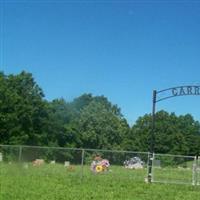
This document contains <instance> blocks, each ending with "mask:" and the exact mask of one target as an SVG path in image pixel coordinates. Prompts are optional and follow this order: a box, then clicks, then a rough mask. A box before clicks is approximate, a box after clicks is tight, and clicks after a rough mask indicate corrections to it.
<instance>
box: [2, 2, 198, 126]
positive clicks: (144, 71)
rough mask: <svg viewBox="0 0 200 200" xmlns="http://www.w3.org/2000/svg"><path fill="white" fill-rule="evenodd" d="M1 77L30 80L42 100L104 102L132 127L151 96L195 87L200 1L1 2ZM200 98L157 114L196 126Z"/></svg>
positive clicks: (167, 105)
mask: <svg viewBox="0 0 200 200" xmlns="http://www.w3.org/2000/svg"><path fill="white" fill-rule="evenodd" d="M0 2H1V4H0V6H1V9H0V12H1V13H0V14H1V15H0V16H1V21H0V22H1V26H0V27H1V32H0V33H1V40H0V41H1V52H0V55H1V57H0V63H1V65H0V70H3V71H4V72H5V73H6V74H9V73H19V72H20V71H22V70H26V71H28V72H31V73H32V74H33V76H34V78H35V79H36V81H37V83H38V84H39V85H40V86H41V88H42V89H43V91H44V93H45V95H46V97H45V98H46V99H48V100H52V99H54V98H60V97H64V98H65V99H66V100H67V101H71V100H72V99H73V98H74V97H78V96H80V95H81V94H83V93H92V94H94V95H105V96H106V97H108V99H109V100H110V101H111V102H112V103H114V104H117V105H118V106H119V107H120V108H121V110H122V113H123V114H124V116H125V117H126V119H127V120H128V122H129V123H130V124H133V123H134V122H135V120H136V119H137V118H138V117H139V116H142V115H144V114H145V113H150V112H151V106H152V103H151V100H152V90H153V89H157V90H160V89H165V88H168V87H172V86H179V85H200V1H192V0H190V1H142V0H141V1H109V2H106V1H75V0H74V1H67V0H66V1H64V0H63V1H57V2H56V1H45V0H43V1H33V0H32V1H28V0H24V1H17V0H12V1H11V0H7V1H3V0H0ZM199 105H200V96H197V97H196V96H190V97H188V96H187V97H177V98H176V99H175V98H174V99H170V100H167V101H163V102H160V103H159V104H158V105H157V110H160V109H165V110H167V111H169V112H176V113H177V114H178V115H179V114H186V113H191V114H192V115H193V116H194V117H195V119H197V120H200V108H199V107H200V106H199Z"/></svg>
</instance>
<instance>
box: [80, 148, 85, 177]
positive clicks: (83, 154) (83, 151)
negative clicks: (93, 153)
mask: <svg viewBox="0 0 200 200" xmlns="http://www.w3.org/2000/svg"><path fill="white" fill-rule="evenodd" d="M84 156H85V150H84V149H82V154H81V180H82V179H83V167H84Z"/></svg>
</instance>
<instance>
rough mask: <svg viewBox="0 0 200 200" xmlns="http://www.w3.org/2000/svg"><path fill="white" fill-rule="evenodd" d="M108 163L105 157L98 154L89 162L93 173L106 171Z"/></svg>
mask: <svg viewBox="0 0 200 200" xmlns="http://www.w3.org/2000/svg"><path fill="white" fill-rule="evenodd" d="M109 166H110V163H109V161H108V160H107V159H102V158H101V157H100V156H96V157H95V158H94V160H93V161H92V163H91V168H90V169H91V171H92V172H95V173H101V172H106V171H108V168H109Z"/></svg>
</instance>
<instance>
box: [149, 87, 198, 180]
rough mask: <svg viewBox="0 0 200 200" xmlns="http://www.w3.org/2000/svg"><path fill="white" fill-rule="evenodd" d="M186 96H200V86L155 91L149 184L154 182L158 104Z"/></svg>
mask: <svg viewBox="0 0 200 200" xmlns="http://www.w3.org/2000/svg"><path fill="white" fill-rule="evenodd" d="M186 95H200V85H189V86H178V87H172V88H168V89H164V90H160V91H156V90H154V91H153V107H152V129H151V131H150V135H151V137H150V149H149V150H150V154H149V158H150V159H149V163H148V182H149V183H151V182H152V164H153V153H154V142H155V133H154V131H155V121H156V117H155V113H156V103H157V102H159V101H162V100H165V99H169V98H172V97H178V96H186Z"/></svg>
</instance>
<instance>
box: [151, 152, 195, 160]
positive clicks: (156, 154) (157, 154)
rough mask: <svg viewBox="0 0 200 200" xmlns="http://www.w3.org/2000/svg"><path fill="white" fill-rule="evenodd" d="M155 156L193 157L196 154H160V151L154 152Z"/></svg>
mask: <svg viewBox="0 0 200 200" xmlns="http://www.w3.org/2000/svg"><path fill="white" fill-rule="evenodd" d="M154 155H155V156H169V157H179V158H193V159H195V158H196V156H186V155H173V154H162V153H154Z"/></svg>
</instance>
